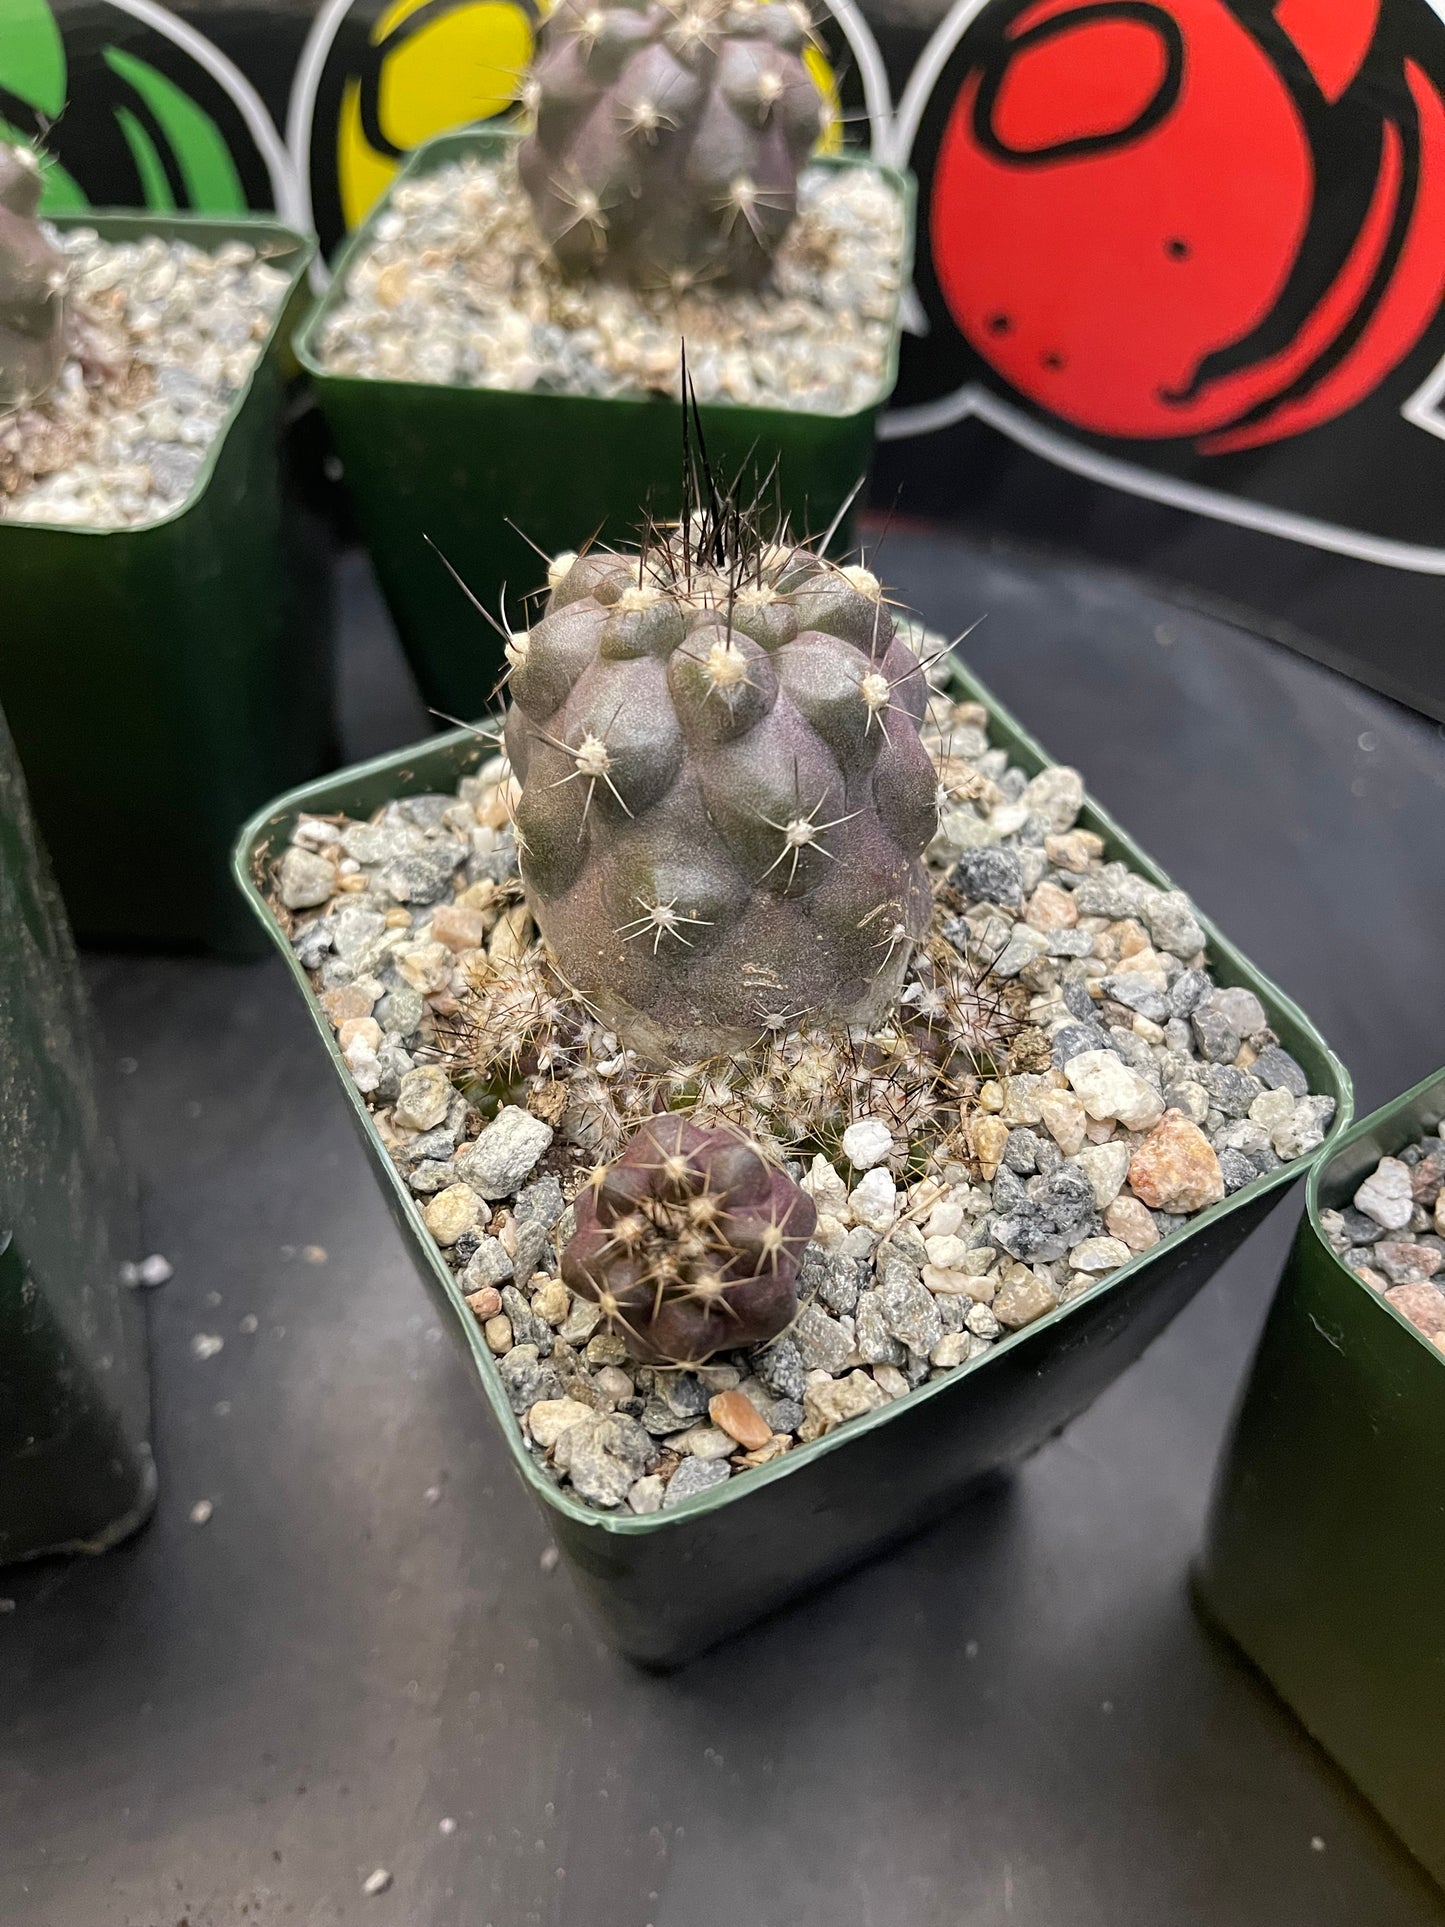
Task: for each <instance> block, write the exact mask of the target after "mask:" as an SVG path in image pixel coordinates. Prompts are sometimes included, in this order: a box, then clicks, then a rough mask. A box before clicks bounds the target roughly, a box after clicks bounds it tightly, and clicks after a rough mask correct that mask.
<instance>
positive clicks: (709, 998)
mask: <svg viewBox="0 0 1445 1927" xmlns="http://www.w3.org/2000/svg"><path fill="white" fill-rule="evenodd" d="M704 547H705V545H704ZM706 563H707V558H706V556H705V555H700V554H699V553H697V545H696V544H695V542H694V540H693V538H692V536H690V535H689V534H687V533H686V532H685V531H684V530H682V529H679V530H676V531H674V532H673V533H672V535H671V536H670V537H669V538H667V539H663V538H661V537H659V538H658V540H657V542H656V543H655V544H654V546H652V547H651V548H649V549H648V551H647V552H646V553H645V554H644V555H641V556H639V555H635V554H634V555H621V554H610V553H608V554H603V553H593V554H588V555H585V556H583V557H581V558H580V559H577V558H570V557H563V558H561V559H560V560H559V562H558V563H557V564H554V567H553V572H552V573H553V578H554V580H553V586H552V591H551V596H550V599H549V601H548V604H547V611H546V614H545V616H544V617H543V619H542V620H541V621H539V622H538V623H536V625H535V626H534V627H533V628H532V629H531V631H530V632H529V633H528V634H527V635H525V636H523V637H520V638H518V639H517V640H516V642H515V643H514V645H513V649H512V657H513V669H512V675H511V683H510V693H511V697H512V706H511V710H510V714H509V716H508V721H507V727H506V747H507V753H508V755H509V757H510V759H511V763H512V769H513V772H514V774H515V776H516V778H517V780H518V782H519V783H520V785H521V793H520V797H519V800H518V802H517V806H516V832H517V840H518V849H519V857H520V864H521V871H522V880H523V883H524V886H525V888H526V892H527V897H528V901H529V903H530V904H531V906H532V911H533V914H534V916H535V918H536V921H537V925H538V927H539V929H540V930H541V932H542V935H543V936H544V938H545V939H546V941H547V944H548V947H549V949H550V951H551V953H552V957H553V959H554V961H555V963H556V965H557V966H558V968H559V970H560V971H561V973H562V975H563V976H564V977H565V978H566V980H567V981H568V983H569V984H570V985H571V986H572V988H573V989H574V990H575V991H576V992H577V993H578V994H579V995H580V996H581V997H582V998H583V999H584V1000H585V1001H586V1002H587V1003H589V1004H590V1005H591V1006H592V1007H593V1008H594V1009H595V1010H596V1011H597V1012H598V1013H599V1014H600V1015H601V1016H602V1017H603V1018H604V1019H605V1020H606V1022H607V1023H608V1025H609V1026H610V1027H611V1028H612V1029H614V1030H616V1031H617V1033H618V1034H619V1036H620V1037H621V1038H622V1039H623V1041H624V1043H626V1044H628V1045H630V1046H631V1047H632V1048H634V1049H636V1050H637V1051H638V1052H639V1054H640V1055H641V1056H643V1057H644V1058H646V1059H647V1060H648V1061H650V1062H653V1063H659V1064H667V1065H675V1064H678V1063H683V1064H686V1063H691V1062H694V1061H697V1060H699V1059H702V1058H706V1057H710V1056H713V1055H715V1054H716V1053H717V1052H719V1051H725V1050H737V1049H745V1048H747V1047H749V1046H750V1045H751V1044H753V1043H755V1042H756V1041H757V1040H758V1038H759V1037H760V1036H762V1035H763V1034H765V1033H766V1032H767V1031H769V1030H786V1029H788V1028H796V1027H797V1026H798V1025H800V1024H806V1025H812V1026H815V1027H827V1026H830V1025H833V1026H851V1025H858V1024H871V1023H874V1022H876V1021H877V1020H878V1019H879V1018H880V1017H882V1016H883V1015H885V1014H886V1012H887V1011H888V1010H889V1009H890V1008H891V1007H892V1005H893V1003H894V1001H895V1000H896V998H897V995H898V992H899V989H900V986H901V984H902V981H903V975H904V971H905V968H906V966H907V963H908V959H909V955H910V953H911V950H912V946H913V944H914V942H915V941H917V940H918V939H919V938H921V937H922V936H923V935H924V934H925V933H926V931H927V928H928V923H929V915H930V910H931V897H930V891H929V886H928V880H927V876H926V874H925V871H924V867H923V864H922V861H921V857H922V853H923V851H924V849H925V848H926V846H927V844H928V842H929V840H930V838H931V837H932V835H933V833H934V829H935V826H936V795H937V772H936V770H935V768H934V765H933V762H932V759H931V758H930V756H929V754H928V752H927V750H926V749H925V748H924V746H923V744H922V742H921V741H920V739H919V733H918V725H919V722H920V721H921V719H922V718H923V715H924V711H925V707H926V704H927V701H928V689H927V684H926V681H925V678H924V675H923V672H922V670H921V668H920V666H919V664H918V661H917V658H916V657H915V656H914V654H913V652H912V651H911V650H910V649H909V647H908V646H907V644H906V643H905V642H904V641H903V640H902V639H901V637H899V636H897V635H896V634H895V632H894V625H893V620H892V616H891V614H890V612H889V609H888V605H887V604H886V602H885V601H884V600H883V597H882V592H881V590H880V588H879V585H878V583H877V582H876V581H875V580H874V578H873V577H872V576H871V575H870V574H869V573H868V572H867V571H866V570H864V569H844V568H839V567H837V566H836V565H835V564H833V563H830V562H826V561H823V560H821V559H820V558H819V557H817V556H816V555H814V554H813V553H812V552H811V551H809V550H807V549H801V548H794V547H792V546H789V545H787V544H773V545H764V546H760V547H759V548H758V549H757V551H756V553H755V554H754V555H752V556H750V557H736V556H735V557H732V558H731V559H729V560H728V561H727V563H726V566H725V567H723V566H722V564H721V563H719V569H718V572H716V573H713V572H710V571H709V568H708V567H707V566H706Z"/></svg>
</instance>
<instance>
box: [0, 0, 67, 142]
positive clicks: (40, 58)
mask: <svg viewBox="0 0 1445 1927" xmlns="http://www.w3.org/2000/svg"><path fill="white" fill-rule="evenodd" d="M0 87H3V88H5V90H6V91H7V92H8V93H11V94H13V95H14V96H15V98H16V99H17V100H23V101H24V102H25V104H26V106H27V107H33V108H35V109H36V111H37V112H38V113H42V114H48V115H49V116H50V118H51V119H52V120H54V119H55V117H56V115H57V114H58V113H59V112H60V110H61V108H62V107H63V106H64V105H65V43H64V42H63V41H62V40H61V38H60V29H59V27H57V26H56V24H55V16H54V14H53V13H51V11H50V8H49V5H48V4H47V0H0Z"/></svg>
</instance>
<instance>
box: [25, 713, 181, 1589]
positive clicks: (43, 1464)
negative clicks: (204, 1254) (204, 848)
mask: <svg viewBox="0 0 1445 1927" xmlns="http://www.w3.org/2000/svg"><path fill="white" fill-rule="evenodd" d="M87 1016H88V1014H87V1010H86V1003H85V997H84V994H83V992H82V989H81V984H80V973H79V969H78V966H77V964H76V959H75V951H74V948H73V946H72V944H71V939H70V932H69V931H68V930H67V928H66V925H65V917H64V913H63V911H62V910H61V907H60V900H59V896H58V894H57V892H56V889H55V884H54V881H53V879H52V877H51V875H50V871H49V867H48V865H47V864H46V861H45V857H44V853H43V851H42V850H41V849H40V846H39V843H38V841H37V839H36V835H35V829H34V824H33V822H32V819H31V816H30V810H29V806H28V803H27V800H26V795H25V786H24V784H23V782H22V780H21V777H20V767H19V764H18V762H17V760H16V757H15V751H14V746H13V744H12V743H11V740H10V736H9V733H8V731H7V730H6V727H5V720H4V718H3V716H0V1564H3V1563H5V1562H8V1561H9V1560H12V1559H24V1558H34V1557H37V1556H38V1555H39V1554H41V1553H47V1552H76V1551H84V1552H99V1551H102V1550H104V1548H105V1547H106V1546H109V1545H113V1544H114V1543H115V1542H116V1540H118V1539H121V1538H124V1537H125V1535H126V1534H127V1533H129V1532H132V1531H134V1529H135V1528H136V1526H138V1525H139V1524H140V1523H141V1522H142V1521H143V1520H144V1519H145V1518H146V1517H147V1515H148V1514H149V1512H150V1509H151V1506H152V1504H153V1503H154V1499H155V1468H154V1465H153V1464H152V1461H151V1454H150V1446H149V1444H148V1443H147V1440H148V1437H149V1425H150V1395H149V1383H148V1379H147V1375H146V1359H145V1330H144V1321H143V1317H142V1311H141V1306H140V1304H139V1302H138V1300H137V1297H136V1294H135V1293H134V1292H132V1291H129V1290H127V1289H126V1287H125V1286H124V1285H123V1283H122V1281H121V1267H122V1265H123V1264H124V1263H125V1262H126V1261H127V1260H133V1259H134V1258H135V1257H136V1256H137V1255H138V1252H137V1239H138V1233H137V1228H136V1218H135V1204H134V1198H133V1196H132V1193H131V1189H130V1186H129V1183H128V1181H127V1178H126V1174H125V1172H124V1170H123V1169H122V1166H121V1163H120V1159H119V1157H118V1156H117V1153H116V1148H115V1143H114V1140H113V1138H112V1137H111V1134H110V1132H109V1130H108V1129H107V1127H106V1124H105V1121H104V1119H103V1117H102V1115H101V1112H100V1108H99V1106H98V1104H97V1101H96V1094H95V1082H94V1077H93V1073H92V1066H91V1058H90V1045H89V1040H88V1035H87V1031H88V1022H87Z"/></svg>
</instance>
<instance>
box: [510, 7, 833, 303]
mask: <svg viewBox="0 0 1445 1927" xmlns="http://www.w3.org/2000/svg"><path fill="white" fill-rule="evenodd" d="M808 33H809V21H808V15H807V12H806V10H805V9H804V8H803V7H801V6H800V5H798V4H797V0H631V3H630V4H629V3H628V0H561V4H560V5H559V6H557V7H556V8H555V10H554V11H553V12H552V13H551V14H550V15H549V16H548V18H547V21H546V24H545V25H544V27H543V29H542V34H541V48H540V52H539V53H538V56H537V59H536V61H535V62H534V64H533V66H532V69H531V72H530V74H529V76H528V79H527V82H526V85H525V88H524V95H523V98H524V102H525V104H526V105H527V106H528V108H529V109H530V111H531V112H532V114H533V116H534V122H533V127H532V130H531V131H530V132H529V134H528V135H527V137H526V139H525V140H524V141H523V143H522V146H521V151H520V155H519V166H520V170H521V178H522V185H523V187H524V188H525V190H526V192H527V195H528V197H529V199H530V200H531V203H532V208H533V212H534V214H535V216H536V220H537V226H538V229H539V231H540V232H541V234H542V237H543V239H544V240H545V241H546V242H547V244H548V246H549V247H550V248H551V250H552V253H553V255H554V257H555V259H556V260H557V261H558V262H559V264H560V265H561V266H562V267H563V268H565V269H566V270H568V271H569V272H571V273H587V272H593V271H596V272H601V273H603V274H605V275H608V276H611V277H613V278H615V279H618V280H625V281H629V282H631V283H632V284H633V285H634V286H637V287H643V288H647V287H656V288H659V289H669V290H671V291H672V292H674V293H683V292H685V291H686V290H687V289H689V288H691V287H693V286H695V285H696V284H697V283H699V282H710V281H719V282H731V283H734V284H739V285H744V286H749V285H753V284H755V283H757V282H758V281H760V280H761V279H762V278H763V276H764V275H765V274H766V273H767V271H768V268H769V266H770V264H771V262H772V258H773V254H774V252H775V251H776V249H777V247H778V244H779V242H780V241H781V240H782V238H783V236H784V234H785V233H786V232H787V229H788V227H789V225H790V223H791V222H792V220H793V217H794V215H795V214H796V212H797V205H798V173H799V170H800V169H801V167H802V166H803V164H804V162H805V161H806V159H807V157H808V154H809V152H810V151H811V149H812V147H813V144H814V142H815V141H816V140H817V137H818V132H819V127H820V124H821V120H822V117H823V114H824V111H825V110H824V106H823V100H822V96H821V95H820V93H819V91H818V88H817V86H816V84H815V83H814V81H813V79H812V76H811V75H810V74H809V72H808V69H807V67H806V65H805V64H804V60H803V51H804V47H805V45H806V42H807V38H808Z"/></svg>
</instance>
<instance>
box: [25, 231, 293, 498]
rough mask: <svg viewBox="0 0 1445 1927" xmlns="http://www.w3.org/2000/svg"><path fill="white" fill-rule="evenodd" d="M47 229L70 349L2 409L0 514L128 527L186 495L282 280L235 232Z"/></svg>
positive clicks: (262, 335)
mask: <svg viewBox="0 0 1445 1927" xmlns="http://www.w3.org/2000/svg"><path fill="white" fill-rule="evenodd" d="M51 238H52V239H53V240H54V241H55V243H56V245H57V246H58V247H60V248H61V249H63V250H64V252H65V253H66V254H67V255H68V256H69V258H70V281H69V292H68V295H67V302H68V312H69V321H70V326H71V330H72V336H73V347H72V352H71V355H70V358H69V360H68V361H67V362H66V365H65V367H64V369H63V370H62V372H61V376H60V380H59V382H58V383H57V384H56V386H55V388H54V389H53V390H52V391H51V393H50V394H49V395H48V396H47V397H46V398H45V399H44V400H43V401H40V402H37V403H36V404H34V405H33V406H32V407H29V408H22V409H17V410H16V411H15V412H14V413H12V414H10V415H7V416H5V417H4V418H3V420H0V519H5V520H8V521H12V522H38V523H64V524H69V525H76V526H81V527H86V528H98V529H99V528H136V527H139V526H140V525H142V524H144V523H146V522H153V521H156V520H158V519H160V518H161V517H163V516H166V515H169V514H171V513H172V511H173V510H175V509H176V508H178V507H179V506H180V504H181V503H182V502H184V500H185V498H186V497H187V495H189V494H190V492H191V489H192V488H193V487H194V485H195V481H196V477H197V475H198V474H199V472H200V469H201V466H202V464H203V462H204V461H205V459H206V454H207V451H208V450H209V448H210V446H211V444H212V443H213V442H214V441H215V439H216V436H217V434H218V433H219V432H220V429H221V425H222V423H223V422H224V421H225V419H226V416H227V413H228V412H229V410H230V407H231V404H232V402H233V401H234V400H235V397H236V395H237V392H238V391H239V390H240V389H241V387H242V386H243V385H244V384H245V382H246V380H247V378H248V377H249V375H250V374H251V371H252V369H253V368H254V367H255V365H256V361H257V358H258V356H259V355H260V353H261V350H262V347H263V346H264V343H265V341H266V337H267V336H268V334H269V333H270V331H271V326H272V323H273V321H274V319H275V316H276V313H277V311H278V309H279V308H280V306H281V303H282V301H283V300H284V298H285V295H286V290H287V287H288V285H289V280H290V277H289V276H288V275H287V274H285V273H284V272H282V270H281V269H279V268H276V267H273V266H272V265H271V264H270V263H269V262H268V261H266V260H265V259H263V258H262V256H261V255H260V254H259V253H258V252H257V250H256V249H255V248H254V247H252V246H250V245H249V244H248V243H246V242H241V241H228V242H226V243H225V244H224V245H223V246H221V247H219V248H216V249H214V250H212V251H208V250H205V249H202V248H197V247H194V246H192V245H191V243H189V242H187V241H167V240H163V239H162V238H161V237H160V236H158V235H150V236H147V237H146V238H145V239H143V240H138V241H123V242H118V241H103V240H101V239H100V237H99V236H98V235H97V234H96V232H95V230H94V229H93V228H70V229H67V230H65V231H63V232H52V234H51Z"/></svg>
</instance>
